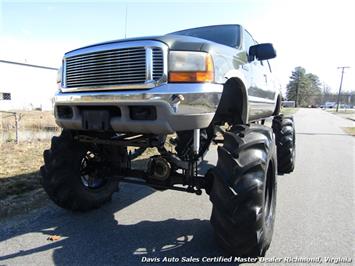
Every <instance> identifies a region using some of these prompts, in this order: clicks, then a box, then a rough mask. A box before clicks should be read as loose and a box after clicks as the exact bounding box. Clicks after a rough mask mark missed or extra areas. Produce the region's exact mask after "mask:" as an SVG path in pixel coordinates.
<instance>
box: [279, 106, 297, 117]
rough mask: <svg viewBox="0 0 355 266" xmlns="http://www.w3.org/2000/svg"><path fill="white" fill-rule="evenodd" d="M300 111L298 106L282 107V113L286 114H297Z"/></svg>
mask: <svg viewBox="0 0 355 266" xmlns="http://www.w3.org/2000/svg"><path fill="white" fill-rule="evenodd" d="M297 111H298V108H285V107H282V108H281V114H284V115H285V116H290V115H293V114H295V113H296V112H297Z"/></svg>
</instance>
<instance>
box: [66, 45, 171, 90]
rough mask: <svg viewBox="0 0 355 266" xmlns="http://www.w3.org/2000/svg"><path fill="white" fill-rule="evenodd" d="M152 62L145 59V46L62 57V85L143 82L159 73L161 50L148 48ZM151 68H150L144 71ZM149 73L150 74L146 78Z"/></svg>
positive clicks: (81, 85) (87, 85)
mask: <svg viewBox="0 0 355 266" xmlns="http://www.w3.org/2000/svg"><path fill="white" fill-rule="evenodd" d="M152 61H153V62H152V63H151V64H150V63H147V62H146V48H144V47H132V48H121V49H114V50H108V51H98V52H91V53H85V54H80V55H75V56H71V57H67V58H66V64H65V71H66V72H65V82H66V83H65V85H66V86H65V87H66V88H81V87H105V86H108V87H109V86H115V85H129V84H143V83H145V82H146V81H148V80H151V79H153V80H156V81H157V80H159V79H160V78H161V77H162V76H163V74H164V71H163V52H162V49H161V48H158V47H154V48H152ZM147 67H151V68H152V69H151V71H147ZM149 72H151V73H152V77H147V73H149Z"/></svg>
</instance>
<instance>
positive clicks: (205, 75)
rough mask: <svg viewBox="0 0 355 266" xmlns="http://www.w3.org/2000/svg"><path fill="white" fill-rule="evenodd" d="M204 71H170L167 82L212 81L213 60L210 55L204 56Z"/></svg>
mask: <svg viewBox="0 0 355 266" xmlns="http://www.w3.org/2000/svg"><path fill="white" fill-rule="evenodd" d="M205 69H206V70H205V71H170V72H169V82H185V83H187V82H199V83H200V82H213V80H214V72H213V62H212V58H211V56H210V55H208V56H206V68H205Z"/></svg>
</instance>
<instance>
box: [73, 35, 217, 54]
mask: <svg viewBox="0 0 355 266" xmlns="http://www.w3.org/2000/svg"><path fill="white" fill-rule="evenodd" d="M147 40H150V41H160V42H163V43H165V44H166V45H167V46H168V47H169V49H171V50H183V51H204V49H203V47H204V45H206V44H208V43H213V42H211V41H208V40H204V39H200V38H196V37H190V36H185V35H184V36H183V35H177V34H167V35H162V36H148V37H137V38H127V39H120V40H113V41H108V42H102V43H96V44H92V45H88V46H84V47H81V48H78V49H75V50H72V51H69V52H67V53H66V54H68V53H71V52H74V51H77V50H81V49H84V48H90V47H94V46H97V45H103V44H112V43H121V42H131V41H147Z"/></svg>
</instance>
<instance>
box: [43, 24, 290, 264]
mask: <svg viewBox="0 0 355 266" xmlns="http://www.w3.org/2000/svg"><path fill="white" fill-rule="evenodd" d="M275 56H276V52H275V50H274V48H273V46H272V44H270V43H263V44H258V43H257V42H256V41H255V40H254V39H253V37H252V36H251V35H250V34H249V33H248V32H247V31H246V30H245V29H244V28H243V27H242V26H240V25H218V26H207V27H201V28H194V29H188V30H182V31H178V32H173V33H169V34H167V35H164V36H156V37H144V38H135V39H125V40H116V41H110V42H105V43H100V44H95V45H91V46H87V47H83V48H80V49H77V50H74V51H70V52H68V53H66V54H65V55H64V58H63V64H62V67H61V69H60V71H59V73H58V81H57V82H58V86H59V91H58V93H57V94H56V96H55V111H54V114H55V119H56V122H57V124H58V125H59V126H60V127H62V128H63V132H62V134H61V135H60V136H59V137H54V138H53V139H52V144H51V148H50V150H46V151H45V152H44V161H45V164H44V166H42V167H41V174H42V184H43V187H44V189H45V190H46V192H47V193H48V195H49V197H50V198H51V199H52V200H53V201H54V202H55V203H56V204H58V205H59V206H61V207H63V208H66V209H70V210H78V211H87V210H90V209H94V208H97V207H100V206H101V205H103V204H104V203H106V202H107V201H109V200H110V199H111V196H112V194H113V193H114V192H115V191H117V190H118V183H119V182H130V183H137V184H145V185H149V186H152V187H154V188H156V189H158V190H166V189H174V190H179V191H185V192H192V193H196V194H197V195H200V194H201V193H202V190H203V189H204V190H205V191H206V193H207V194H208V195H209V197H210V200H211V202H212V204H213V210H212V215H211V224H212V225H213V227H214V230H215V235H216V239H217V241H218V242H219V243H220V245H221V246H222V247H223V248H224V249H225V250H226V251H227V252H228V253H230V254H232V255H235V256H244V257H248V256H250V257H257V256H263V255H264V254H265V252H266V250H267V249H268V247H269V245H270V243H271V238H272V234H273V226H274V217H275V207H276V174H277V172H278V173H279V174H284V173H289V172H292V171H293V168H294V158H295V131H294V125H293V119H292V118H287V117H284V116H282V115H281V114H280V104H281V94H280V92H279V91H278V89H277V86H276V85H275V84H276V83H275V81H274V79H273V77H272V74H271V67H270V64H269V61H268V60H269V59H272V58H274V57H275ZM268 118H271V119H272V126H271V127H267V126H265V125H264V122H265V119H268ZM172 133H174V135H173V137H170V136H169V137H167V135H169V134H172ZM217 136H219V137H218V138H217ZM220 136H223V140H222V139H221V137H220ZM167 142H169V144H170V147H171V145H172V146H173V147H174V148H173V149H167V148H166V146H167V145H165V144H166V143H167ZM212 142H213V143H215V144H217V145H219V147H218V162H217V165H216V166H214V167H212V168H211V169H209V170H208V172H207V173H206V174H201V171H200V168H199V167H198V165H199V163H200V162H201V159H202V158H203V156H204V154H205V153H206V152H207V150H208V148H209V146H210V144H211V143H212ZM128 147H130V148H129V149H128ZM132 147H134V148H136V149H134V151H133V152H132V150H133V148H132ZM148 147H156V148H157V150H158V152H159V154H158V155H154V156H152V157H151V158H149V162H148V164H147V167H146V169H144V170H138V169H135V168H133V167H132V166H131V161H132V160H133V159H135V158H136V157H137V156H139V155H140V154H142V153H143V152H144V150H145V149H146V148H148Z"/></svg>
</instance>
